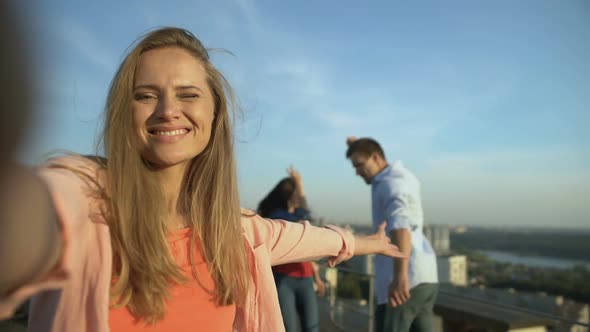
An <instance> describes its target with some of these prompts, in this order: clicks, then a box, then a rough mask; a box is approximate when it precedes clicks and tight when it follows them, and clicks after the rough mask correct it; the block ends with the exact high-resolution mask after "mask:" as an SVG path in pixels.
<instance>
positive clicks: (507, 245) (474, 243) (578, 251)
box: [451, 230, 590, 261]
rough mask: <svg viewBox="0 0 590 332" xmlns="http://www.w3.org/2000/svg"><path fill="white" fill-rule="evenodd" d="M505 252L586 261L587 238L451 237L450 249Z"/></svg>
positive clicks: (487, 233)
mask: <svg viewBox="0 0 590 332" xmlns="http://www.w3.org/2000/svg"><path fill="white" fill-rule="evenodd" d="M460 247H467V248H472V249H478V250H498V251H509V252H512V253H517V254H522V255H536V256H546V257H555V258H564V259H576V260H589V261H590V234H588V233H581V234H576V233H565V234H564V233H557V232H556V233H555V234H551V233H548V232H525V231H501V230H474V231H471V230H470V231H467V232H465V233H452V234H451V248H452V249H456V248H460Z"/></svg>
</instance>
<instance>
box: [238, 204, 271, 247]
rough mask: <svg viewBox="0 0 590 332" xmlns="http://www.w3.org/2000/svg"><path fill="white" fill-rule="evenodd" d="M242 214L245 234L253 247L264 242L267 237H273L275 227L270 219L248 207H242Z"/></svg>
mask: <svg viewBox="0 0 590 332" xmlns="http://www.w3.org/2000/svg"><path fill="white" fill-rule="evenodd" d="M241 214H242V218H241V223H242V230H243V232H244V236H245V237H246V239H247V240H248V242H250V244H251V245H252V246H253V247H257V246H258V245H260V244H261V243H264V242H265V241H266V239H268V238H269V237H272V234H273V232H274V229H273V224H272V222H271V221H270V220H268V219H265V218H263V217H261V216H260V215H258V214H257V213H256V212H254V211H252V210H250V209H246V208H242V209H241Z"/></svg>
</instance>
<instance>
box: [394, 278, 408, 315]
mask: <svg viewBox="0 0 590 332" xmlns="http://www.w3.org/2000/svg"><path fill="white" fill-rule="evenodd" d="M409 299H410V282H409V281H408V278H407V277H402V278H397V277H396V278H395V279H394V280H393V281H392V282H391V284H390V285H389V305H390V306H392V307H394V308H395V307H397V306H400V305H402V304H404V303H405V302H407V301H408V300H409Z"/></svg>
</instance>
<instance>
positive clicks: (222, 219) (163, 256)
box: [102, 28, 249, 323]
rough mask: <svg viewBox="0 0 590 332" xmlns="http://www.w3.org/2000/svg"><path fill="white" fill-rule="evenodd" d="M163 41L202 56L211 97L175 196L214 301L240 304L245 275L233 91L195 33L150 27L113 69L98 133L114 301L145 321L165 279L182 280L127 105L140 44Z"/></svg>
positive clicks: (161, 302) (164, 289) (161, 311)
mask: <svg viewBox="0 0 590 332" xmlns="http://www.w3.org/2000/svg"><path fill="white" fill-rule="evenodd" d="M166 47H178V48H182V49H184V50H186V51H188V52H189V53H190V54H192V55H193V56H194V57H195V58H196V59H197V60H198V61H200V62H201V63H202V64H203V66H204V68H205V71H206V73H207V75H208V77H207V82H208V84H209V88H210V90H211V91H212V94H213V96H214V99H215V113H214V114H215V117H214V120H213V125H212V129H211V138H210V140H209V143H208V144H207V147H206V148H205V150H204V151H203V152H201V153H200V154H199V155H198V156H197V157H195V158H194V159H193V161H192V162H191V164H190V166H189V167H188V169H187V173H186V174H185V179H184V185H183V187H182V190H181V193H180V197H179V202H180V204H181V205H182V206H181V207H182V208H183V209H184V211H186V212H188V215H189V216H190V220H191V222H192V225H193V227H194V232H193V237H192V239H191V246H195V245H196V243H197V242H196V240H197V237H198V238H199V239H200V240H201V241H199V243H201V250H202V252H203V256H204V257H205V259H206V262H207V264H208V268H209V271H210V273H211V276H212V278H213V280H214V282H215V289H213V290H210V292H211V295H212V297H213V298H214V299H215V301H216V303H217V304H218V305H228V304H232V303H237V304H242V303H243V302H244V300H245V296H246V293H247V289H248V280H249V266H248V260H247V256H246V251H245V247H244V238H243V234H242V228H241V223H240V218H241V213H240V205H239V195H238V188H237V176H236V167H235V160H234V147H233V143H234V142H233V135H232V125H233V123H232V122H233V121H232V119H233V118H231V116H230V114H229V113H230V111H232V112H233V111H234V95H233V91H232V89H231V86H230V85H229V83H228V82H227V80H226V79H225V78H224V77H223V75H222V74H221V73H220V72H219V71H218V70H217V69H216V68H215V67H214V66H213V65H212V64H211V62H210V61H209V55H208V53H207V50H206V49H205V48H204V47H203V45H202V44H201V42H200V41H199V40H198V39H197V38H196V37H195V36H194V35H193V34H192V33H190V32H189V31H186V30H183V29H178V28H162V29H158V30H155V31H153V32H150V33H148V34H146V35H145V36H144V37H143V38H141V39H140V40H139V41H138V42H137V43H136V45H135V46H134V47H133V48H132V49H131V50H130V52H129V53H128V55H127V56H126V57H125V59H124V60H123V62H122V64H121V65H120V67H119V69H118V71H117V73H116V74H115V76H114V78H113V80H112V82H111V86H110V89H109V94H108V97H107V102H106V107H105V108H106V109H105V112H106V118H105V126H104V132H103V135H102V145H103V148H104V150H105V153H106V156H107V161H106V183H105V186H106V188H107V191H108V195H109V199H108V204H107V206H108V208H107V211H108V213H107V214H108V216H107V220H108V222H109V224H110V233H111V243H112V248H113V283H112V285H111V303H113V304H114V305H115V306H122V305H125V306H127V307H128V309H129V310H130V312H131V313H132V314H133V315H135V316H136V317H138V318H142V319H144V320H145V321H146V322H147V323H154V322H156V321H158V320H160V319H162V318H163V317H164V315H165V312H166V305H165V303H166V299H167V298H168V297H169V287H170V285H171V284H174V283H176V284H181V283H183V282H185V281H186V278H185V276H184V275H183V274H182V272H181V270H180V268H179V267H178V265H177V264H176V263H175V260H174V257H173V256H172V253H171V251H170V249H169V247H168V241H167V232H168V229H167V224H166V220H165V205H164V199H163V194H162V190H161V188H160V183H159V182H158V178H157V177H156V176H154V174H153V172H152V171H151V169H150V167H149V165H148V164H147V163H146V162H145V161H144V160H143V159H142V156H141V153H140V149H139V146H138V138H137V135H136V134H134V131H133V129H132V114H131V112H130V105H131V100H132V91H133V84H134V76H135V71H136V69H137V64H138V60H139V58H140V57H141V55H142V54H143V53H144V52H147V51H149V50H153V49H159V48H166ZM232 114H233V113H232ZM190 255H191V256H190V259H191V262H192V263H193V274H194V275H195V277H197V278H198V276H197V275H196V270H195V267H194V262H195V258H194V251H191V253H190ZM197 280H198V279H197Z"/></svg>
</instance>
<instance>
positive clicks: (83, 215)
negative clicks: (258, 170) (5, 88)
mask: <svg viewBox="0 0 590 332" xmlns="http://www.w3.org/2000/svg"><path fill="white" fill-rule="evenodd" d="M59 162H60V163H62V164H63V163H66V164H68V165H70V166H75V167H79V168H80V169H84V171H88V170H94V171H95V173H96V166H95V165H94V164H92V163H91V162H89V161H86V160H81V159H80V158H77V157H67V158H62V159H60V160H59ZM39 174H40V175H41V176H42V178H43V179H44V180H45V182H46V183H47V185H48V187H49V189H50V191H51V193H52V197H53V200H54V205H55V207H56V210H57V213H58V217H59V218H58V219H59V221H60V223H61V225H62V234H63V240H64V249H63V253H62V257H61V259H60V261H59V263H58V264H57V266H56V267H55V269H54V270H53V271H52V272H51V273H50V274H49V275H48V276H47V277H45V278H44V279H43V280H41V281H39V282H35V283H33V284H30V285H26V286H23V287H21V288H19V289H17V290H16V291H14V292H12V293H11V294H8V295H5V296H2V297H0V319H4V318H7V317H10V316H11V315H12V314H13V312H14V310H15V309H16V308H17V307H18V305H19V304H20V303H21V302H22V301H24V300H25V299H27V298H29V297H31V296H33V299H32V301H31V310H30V318H29V331H60V332H62V331H63V332H70V331H71V332H74V331H75V332H78V331H97V332H99V331H100V332H103V331H109V326H108V314H109V286H110V282H111V265H112V262H111V261H112V252H111V241H110V234H109V228H108V226H107V225H106V224H105V223H104V222H103V221H102V220H101V219H100V218H98V217H97V215H98V214H97V213H96V207H97V203H96V202H95V201H94V200H93V199H92V198H90V197H89V196H88V191H87V186H86V185H85V184H84V182H83V181H82V180H81V179H80V178H79V177H78V176H76V175H75V174H74V173H72V172H71V171H67V170H63V169H51V168H42V169H41V170H40V172H39ZM252 214H253V213H251V212H250V211H248V210H243V215H244V217H243V218H242V221H241V222H242V227H243V229H244V239H245V243H246V245H245V248H246V250H247V251H248V257H249V260H250V266H251V279H250V281H251V283H250V285H251V286H250V289H249V292H248V296H247V299H246V303H245V305H244V306H243V307H237V308H236V316H235V320H234V323H233V330H234V331H248V332H250V331H284V326H283V321H282V316H281V311H280V307H279V303H278V298H277V292H276V287H275V283H274V278H273V274H272V270H271V266H272V265H278V264H285V263H289V262H297V261H309V260H315V259H318V258H321V257H330V264H331V265H335V264H337V263H339V262H341V261H343V260H346V259H348V258H350V257H352V254H353V252H354V238H353V236H352V234H351V233H350V232H345V231H343V230H341V229H339V228H337V227H333V226H330V227H328V228H319V227H314V226H312V225H310V224H309V223H308V222H304V223H293V222H286V221H282V220H269V219H263V218H261V217H260V216H258V215H254V216H251V217H250V216H249V215H252ZM195 329H196V330H198V327H195Z"/></svg>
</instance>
